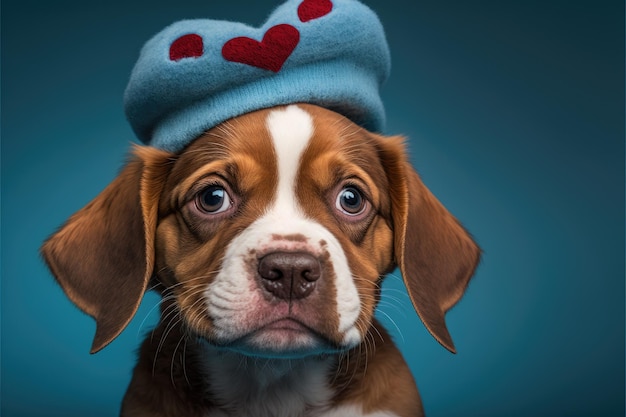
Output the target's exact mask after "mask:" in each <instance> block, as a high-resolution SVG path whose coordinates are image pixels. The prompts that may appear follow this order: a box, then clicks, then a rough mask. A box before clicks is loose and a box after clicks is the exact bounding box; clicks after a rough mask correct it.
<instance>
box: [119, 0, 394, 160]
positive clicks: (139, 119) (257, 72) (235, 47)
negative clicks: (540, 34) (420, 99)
mask: <svg viewBox="0 0 626 417" xmlns="http://www.w3.org/2000/svg"><path fill="white" fill-rule="evenodd" d="M389 69H390V57H389V48H388V46H387V41H386V39H385V34H384V31H383V27H382V25H381V23H380V21H379V20H378V17H377V16H376V14H375V13H374V12H373V11H371V10H370V9H369V8H367V7H366V6H365V5H363V4H361V3H359V2H358V1H356V0H332V1H331V0H288V1H287V2H286V3H284V4H283V5H281V6H280V7H278V8H277V9H276V10H275V11H274V13H272V15H271V16H270V17H269V18H268V20H267V22H266V23H265V24H264V25H263V26H261V27H260V28H253V27H250V26H247V25H244V24H241V23H234V22H226V21H217V20H206V19H202V20H200V19H199V20H184V21H179V22H176V23H174V24H172V25H170V26H168V27H167V28H165V29H164V30H163V31H161V32H160V33H158V34H157V35H155V36H154V37H153V38H152V39H150V40H149V41H148V42H147V43H146V44H145V46H144V47H143V49H142V50H141V53H140V56H139V59H138V61H137V63H136V65H135V67H134V69H133V71H132V74H131V77H130V81H129V83H128V86H127V87H126V92H125V95H124V105H125V111H126V116H127V117H128V120H129V121H130V124H131V126H132V128H133V130H134V131H135V133H136V134H137V136H138V137H139V139H141V140H142V141H143V142H144V143H146V144H150V145H152V146H155V147H158V148H162V149H165V150H169V151H174V152H176V151H180V150H181V149H183V148H184V147H185V146H186V145H187V144H189V143H190V142H191V141H193V140H194V139H195V138H197V137H198V136H200V135H201V134H202V133H204V132H205V131H207V130H208V129H210V128H212V127H214V126H216V125H218V124H219V123H221V122H224V121H226V120H228V119H230V118H233V117H235V116H239V115H241V114H245V113H248V112H251V111H254V110H259V109H262V108H268V107H272V106H276V105H281V104H290V103H299V102H304V103H312V104H317V105H320V106H322V107H326V108H328V109H330V110H334V111H336V112H338V113H340V114H343V115H344V116H346V117H348V118H349V119H351V120H352V121H354V122H355V123H357V124H359V125H361V126H363V127H364V128H366V129H369V130H372V131H381V130H382V128H383V125H384V120H385V114H384V108H383V105H382V101H381V99H380V96H379V88H380V85H381V84H382V83H383V82H384V81H385V80H386V78H387V77H388V75H389Z"/></svg>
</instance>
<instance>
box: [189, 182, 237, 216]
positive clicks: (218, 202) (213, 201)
mask: <svg viewBox="0 0 626 417" xmlns="http://www.w3.org/2000/svg"><path fill="white" fill-rule="evenodd" d="M231 205H232V203H231V200H230V196H229V195H228V193H227V192H226V190H225V189H224V187H221V186H219V185H212V186H210V187H207V188H205V189H204V190H202V191H201V192H200V193H198V195H197V197H196V206H197V207H198V209H199V210H200V211H202V212H204V213H208V214H217V213H221V212H223V211H226V210H228V209H229V208H230V207H231Z"/></svg>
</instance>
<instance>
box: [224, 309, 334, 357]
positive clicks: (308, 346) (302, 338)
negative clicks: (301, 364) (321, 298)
mask: <svg viewBox="0 0 626 417" xmlns="http://www.w3.org/2000/svg"><path fill="white" fill-rule="evenodd" d="M219 347H221V348H224V349H228V350H232V351H235V352H238V353H241V354H244V355H247V356H254V357H264V358H301V357H306V356H314V355H323V354H331V353H338V352H341V351H343V350H344V349H345V348H342V347H341V346H339V345H337V344H336V343H334V342H332V341H331V340H329V339H328V338H327V337H325V336H323V335H322V334H321V333H319V332H317V331H316V330H315V329H312V328H311V327H309V326H307V325H306V324H304V323H302V322H301V321H299V320H296V319H294V318H290V317H287V318H280V319H277V320H274V321H272V322H270V323H267V324H264V325H262V326H260V327H258V328H257V329H255V330H253V331H251V332H249V333H248V334H246V335H244V336H242V337H240V338H238V339H236V340H234V341H232V342H229V343H223V344H219Z"/></svg>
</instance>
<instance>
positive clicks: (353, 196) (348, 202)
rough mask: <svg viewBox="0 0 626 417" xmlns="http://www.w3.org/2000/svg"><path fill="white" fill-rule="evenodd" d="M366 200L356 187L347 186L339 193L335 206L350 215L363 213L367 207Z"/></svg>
mask: <svg viewBox="0 0 626 417" xmlns="http://www.w3.org/2000/svg"><path fill="white" fill-rule="evenodd" d="M365 203H366V200H365V198H363V196H362V195H361V192H360V191H359V190H358V189H356V188H355V187H345V188H343V189H342V190H341V191H340V192H339V194H338V195H337V202H336V204H335V206H336V207H337V209H339V210H341V211H342V212H343V213H345V214H347V215H349V216H356V215H358V214H361V213H362V212H363V210H364V209H365Z"/></svg>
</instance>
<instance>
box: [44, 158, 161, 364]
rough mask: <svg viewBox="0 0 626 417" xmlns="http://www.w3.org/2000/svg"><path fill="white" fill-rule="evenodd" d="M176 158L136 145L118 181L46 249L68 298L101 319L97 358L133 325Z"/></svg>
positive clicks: (72, 219)
mask: <svg viewBox="0 0 626 417" xmlns="http://www.w3.org/2000/svg"><path fill="white" fill-rule="evenodd" d="M171 156H172V155H170V154H168V153H166V152H163V151H159V150H157V149H154V148H148V147H139V146H137V147H136V148H135V152H134V156H133V159H132V160H131V161H130V162H128V164H127V165H126V166H125V167H124V168H123V170H122V171H121V173H120V174H119V175H118V177H117V178H116V179H115V180H114V181H113V182H112V183H111V184H110V185H109V186H108V187H106V188H105V189H104V191H102V192H101V193H100V194H99V195H98V196H97V197H96V198H95V199H94V200H93V201H91V202H90V203H89V204H88V205H87V206H85V207H84V208H83V209H81V210H80V211H78V212H77V213H75V214H74V215H73V216H72V217H70V219H69V220H68V221H67V222H66V223H65V224H64V225H63V226H62V227H61V228H60V229H59V230H58V231H57V232H56V233H55V234H54V235H52V236H51V237H50V238H49V239H48V240H47V241H46V242H45V243H44V244H43V246H42V247H41V253H42V254H43V256H44V259H45V260H46V263H47V264H48V267H49V268H50V270H51V271H52V273H53V274H54V276H55V277H56V279H57V281H58V282H59V284H60V285H61V287H62V288H63V290H64V291H65V294H66V295H67V296H68V297H69V298H70V300H72V302H74V304H76V305H77V306H78V307H79V308H80V309H81V310H83V311H84V312H85V313H87V314H89V315H90V316H92V317H93V318H94V319H95V320H96V334H95V336H94V340H93V344H92V347H91V352H92V353H95V352H97V351H99V350H100V349H102V348H103V347H105V346H106V345H107V344H109V343H110V342H111V341H112V340H113V339H115V338H116V337H117V336H118V335H119V334H120V333H121V332H122V330H123V329H124V328H125V327H126V325H127V324H128V323H129V322H130V320H131V319H132V317H133V315H134V314H135V312H136V311H137V308H138V307H139V303H140V301H141V298H142V296H143V294H144V291H145V290H146V286H147V284H148V281H149V280H150V277H151V276H152V270H153V265H154V233H155V229H156V223H157V215H158V200H159V196H160V192H161V188H162V185H163V183H164V181H165V177H166V176H167V172H168V166H167V165H168V160H169V158H170V157H171Z"/></svg>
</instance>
